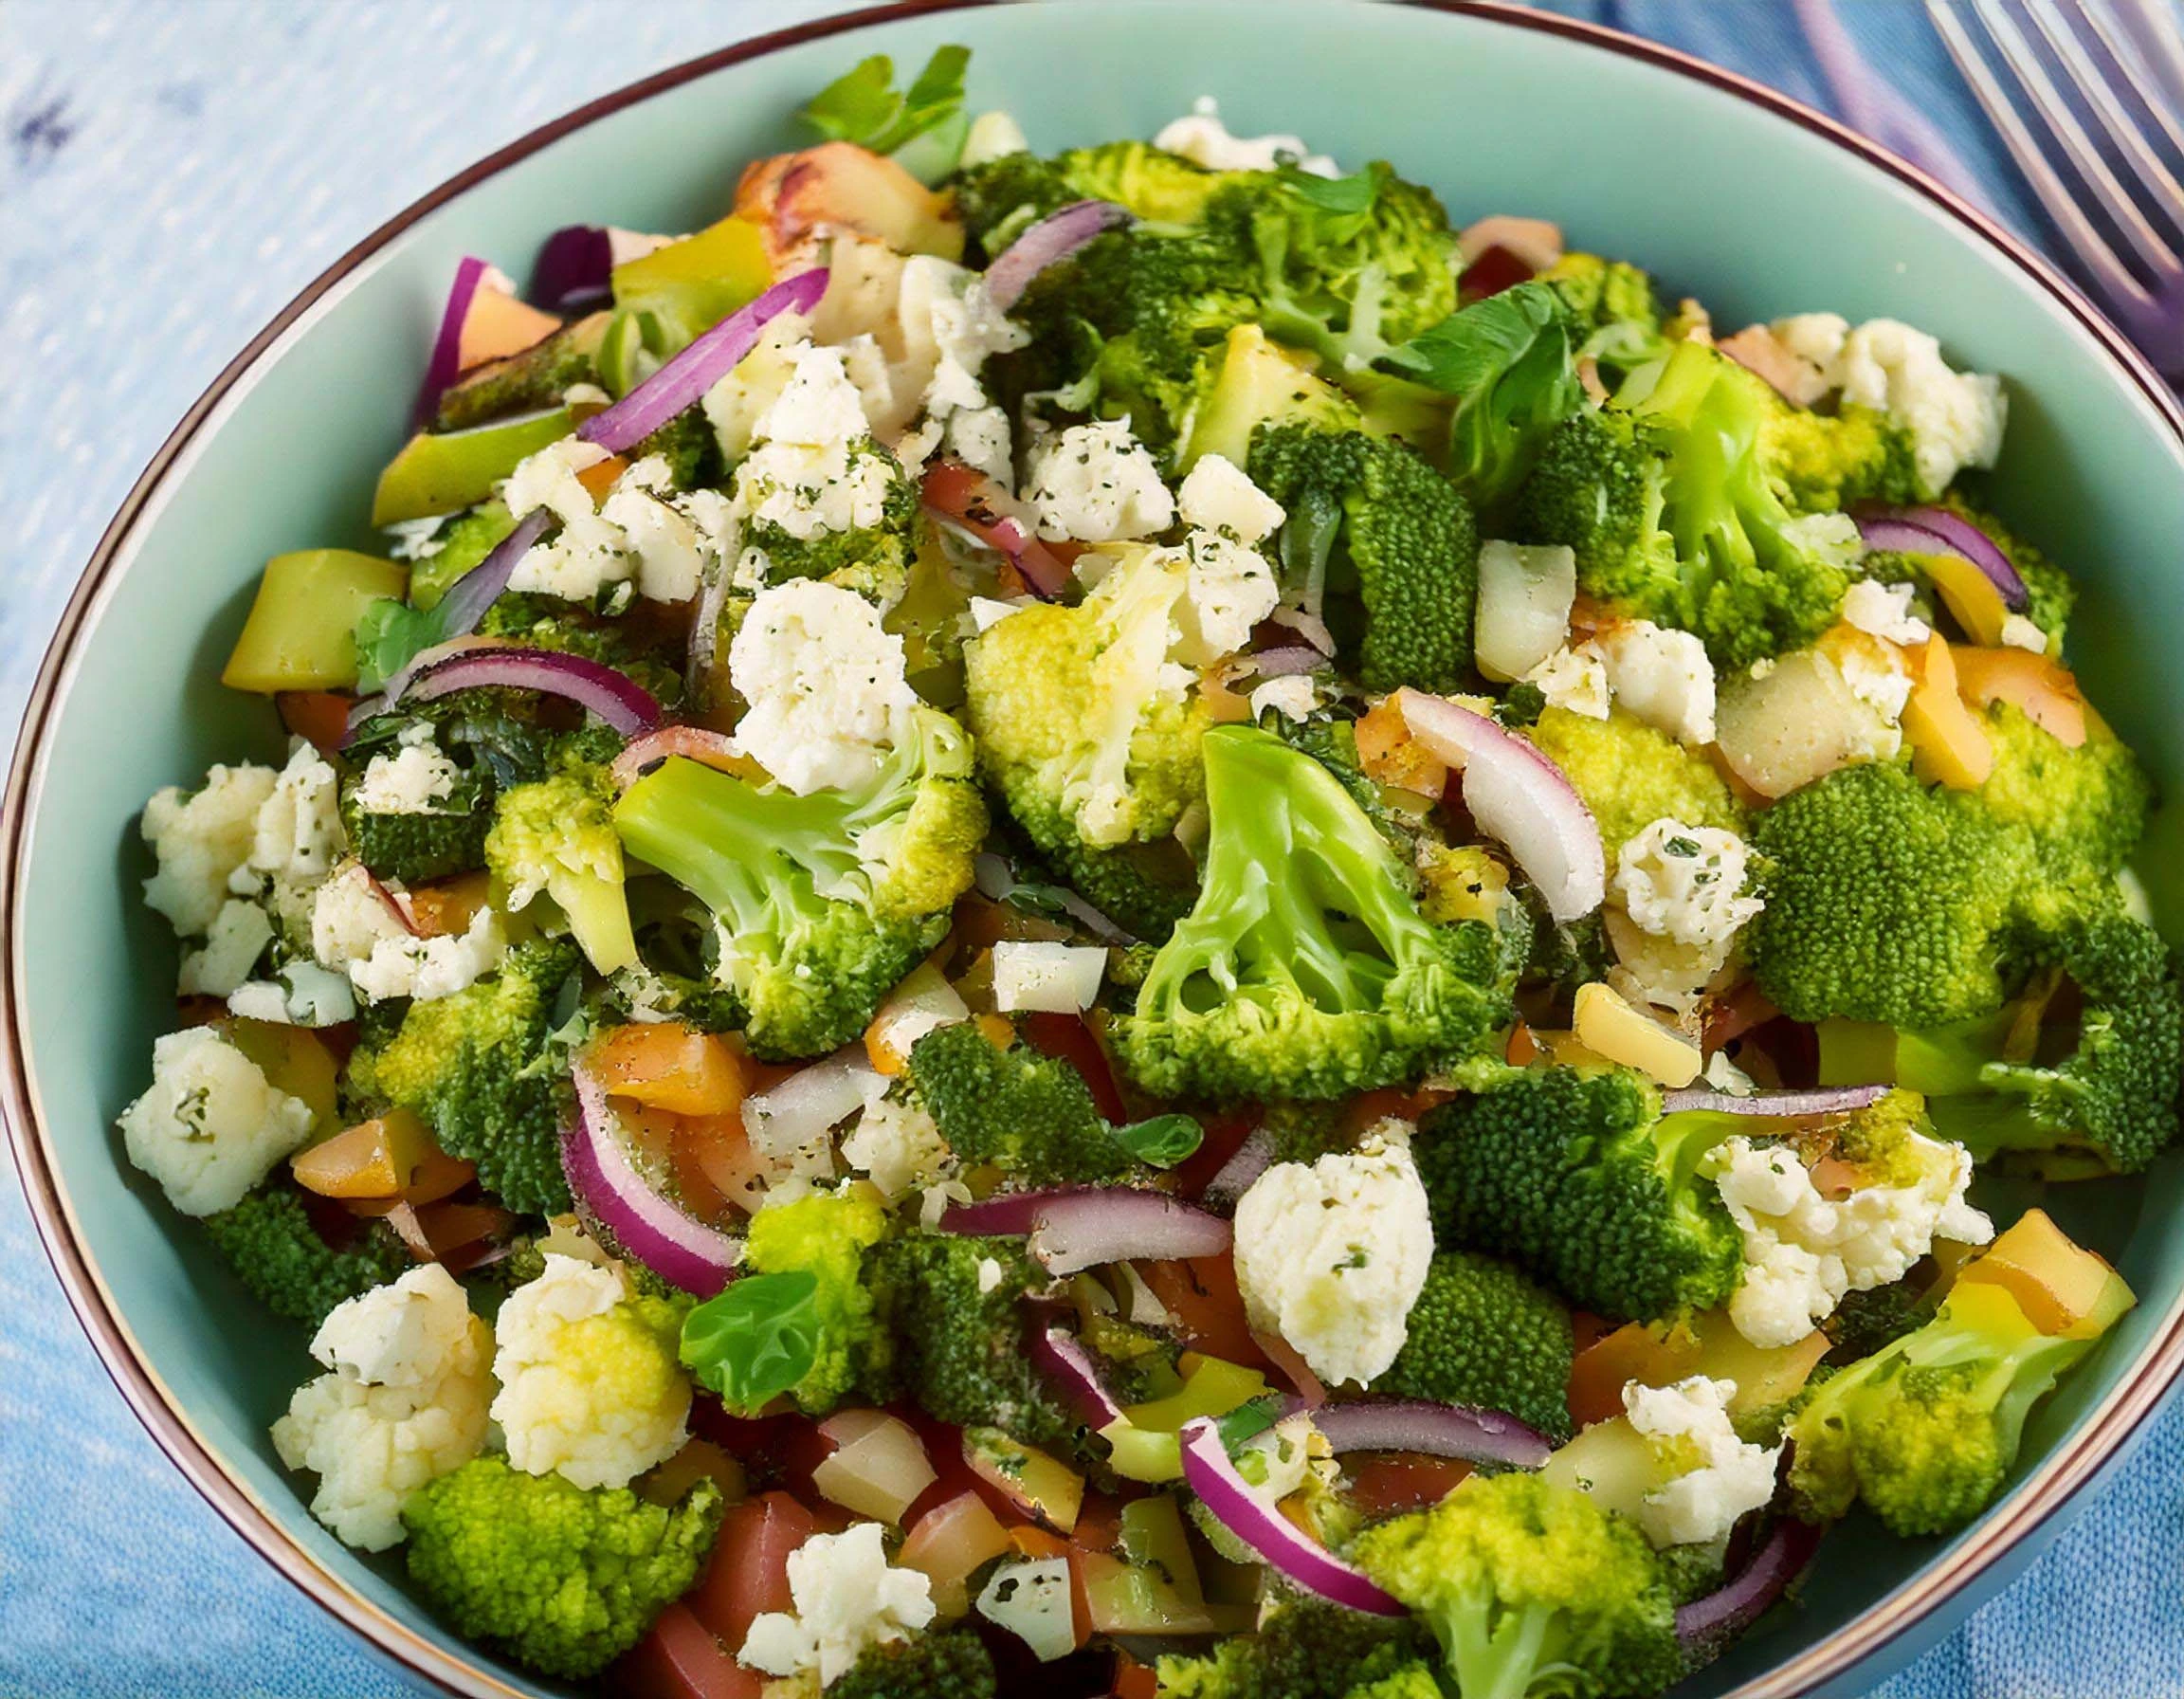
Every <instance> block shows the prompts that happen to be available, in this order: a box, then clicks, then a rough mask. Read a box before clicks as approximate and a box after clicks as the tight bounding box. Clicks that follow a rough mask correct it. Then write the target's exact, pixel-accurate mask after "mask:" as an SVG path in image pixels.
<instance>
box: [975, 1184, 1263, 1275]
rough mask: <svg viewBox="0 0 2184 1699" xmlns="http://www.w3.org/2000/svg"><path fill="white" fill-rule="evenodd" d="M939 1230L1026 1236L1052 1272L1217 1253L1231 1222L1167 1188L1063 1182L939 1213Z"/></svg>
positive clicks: (1225, 1244) (1227, 1236) (1224, 1243)
mask: <svg viewBox="0 0 2184 1699" xmlns="http://www.w3.org/2000/svg"><path fill="white" fill-rule="evenodd" d="M940 1231H941V1232H942V1233H1005V1234H1008V1235H1010V1236H1014V1235H1016V1234H1024V1235H1026V1236H1027V1237H1028V1241H1029V1242H1028V1244H1027V1245H1026V1246H1025V1249H1026V1250H1028V1251H1030V1252H1031V1254H1032V1255H1033V1256H1034V1257H1036V1258H1038V1259H1039V1262H1040V1263H1041V1265H1042V1266H1044V1267H1045V1269H1046V1271H1047V1272H1048V1273H1049V1274H1074V1273H1076V1272H1077V1270H1080V1269H1091V1268H1097V1267H1099V1266H1100V1265H1101V1264H1103V1263H1119V1262H1127V1261H1129V1260H1131V1259H1133V1258H1137V1257H1143V1258H1145V1259H1147V1260H1148V1261H1152V1262H1168V1261H1172V1260H1174V1259H1175V1258H1177V1257H1186V1256H1217V1255H1219V1254H1220V1253H1221V1252H1222V1251H1226V1250H1228V1245H1229V1240H1230V1237H1231V1234H1230V1230H1229V1226H1228V1222H1226V1221H1224V1220H1223V1219H1222V1218H1221V1217H1220V1216H1219V1215H1209V1214H1208V1213H1207V1212H1206V1211H1204V1210H1201V1209H1193V1208H1192V1206H1191V1205H1189V1204H1187V1203H1183V1202H1179V1201H1178V1200H1177V1199H1175V1198H1174V1197H1170V1196H1169V1195H1168V1194H1167V1193H1165V1192H1154V1191H1147V1190H1142V1189H1139V1188H1137V1187H1132V1186H1060V1187H1056V1188H1054V1189H1053V1190H1051V1191H1041V1192H1004V1193H1001V1194H1000V1195H999V1196H997V1197H989V1198H987V1199H985V1200H984V1201H983V1202H981V1203H961V1204H957V1205H956V1206H955V1207H954V1208H953V1209H951V1210H949V1211H948V1213H947V1214H946V1215H942V1216H941V1217H940Z"/></svg>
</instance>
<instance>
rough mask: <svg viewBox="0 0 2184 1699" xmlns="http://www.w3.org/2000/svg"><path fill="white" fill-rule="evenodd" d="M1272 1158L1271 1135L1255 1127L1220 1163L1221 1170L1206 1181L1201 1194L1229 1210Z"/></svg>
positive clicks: (1215, 1204)
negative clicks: (1231, 1154)
mask: <svg viewBox="0 0 2184 1699" xmlns="http://www.w3.org/2000/svg"><path fill="white" fill-rule="evenodd" d="M1273 1160H1274V1135H1273V1134H1272V1133H1269V1132H1268V1131H1267V1130H1266V1129H1265V1127H1263V1126H1262V1127H1254V1128H1252V1129H1251V1131H1250V1132H1249V1133H1248V1134H1247V1135H1246V1136H1245V1140H1244V1142H1243V1143H1241V1144H1239V1145H1238V1146H1237V1147H1236V1151H1235V1154H1234V1155H1233V1156H1231V1157H1230V1158H1229V1159H1228V1160H1227V1161H1226V1162H1224V1163H1222V1164H1221V1168H1220V1172H1218V1173H1217V1174H1215V1175H1214V1176H1213V1178H1211V1179H1210V1180H1208V1181H1207V1182H1206V1190H1205V1191H1204V1192H1203V1193H1201V1194H1200V1197H1202V1198H1203V1200H1204V1201H1205V1202H1207V1203H1210V1204H1211V1205H1213V1206H1214V1208H1216V1209H1227V1210H1232V1209H1234V1208H1235V1207H1236V1205H1237V1203H1238V1202H1239V1201H1240V1200H1241V1199H1242V1198H1243V1196H1244V1194H1245V1193H1247V1192H1248V1191H1249V1190H1250V1189H1251V1183H1252V1182H1253V1181H1254V1180H1256V1179H1257V1178H1259V1177H1260V1176H1261V1175H1262V1174H1264V1173H1265V1172H1266V1168H1267V1164H1268V1163H1270V1162H1272V1161H1273Z"/></svg>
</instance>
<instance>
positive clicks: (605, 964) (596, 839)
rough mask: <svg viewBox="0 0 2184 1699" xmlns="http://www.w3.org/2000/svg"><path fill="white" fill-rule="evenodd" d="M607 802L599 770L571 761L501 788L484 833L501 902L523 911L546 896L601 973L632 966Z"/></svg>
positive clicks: (633, 945) (608, 788)
mask: <svg viewBox="0 0 2184 1699" xmlns="http://www.w3.org/2000/svg"><path fill="white" fill-rule="evenodd" d="M613 800H614V785H613V781H612V779H610V777H609V776H608V773H607V770H606V769H605V768H604V767H597V766H574V765H573V766H572V767H571V768H570V770H568V771H565V772H562V773H556V774H555V775H554V776H552V777H551V778H544V779H540V780H539V781H538V782H537V783H536V784H528V785H518V786H517V787H516V788H515V789H514V790H511V791H506V792H503V793H502V794H501V799H500V801H499V802H498V803H497V804H496V805H495V807H494V810H493V825H492V830H491V831H489V832H488V833H487V834H486V837H485V865H486V866H487V867H488V868H491V869H492V873H493V881H494V886H495V890H496V894H498V895H499V896H500V897H501V901H502V903H503V904H504V905H505V906H506V907H507V908H509V909H511V910H518V909H523V908H527V907H529V906H530V904H531V903H532V902H533V900H534V899H536V898H537V897H539V896H541V895H543V896H545V897H546V898H547V899H548V900H550V901H551V902H552V903H553V904H554V906H555V908H557V909H559V910H560V912H561V917H562V918H563V919H564V920H566V921H567V922H568V923H569V930H570V932H571V933H572V934H573V936H574V937H575V940H576V942H577V945H578V947H579V948H581V949H582V950H583V952H584V955H585V957H586V959H589V960H590V962H591V963H592V966H593V967H594V968H596V969H597V970H598V971H599V972H600V973H602V974H612V973H619V972H620V971H621V970H622V969H624V968H627V967H634V966H636V964H637V939H636V935H635V934H634V933H633V932H632V931H631V929H630V922H629V903H628V898H627V897H626V896H625V895H624V894H623V889H622V840H621V838H620V837H619V836H617V835H616V833H615V831H614V815H613Z"/></svg>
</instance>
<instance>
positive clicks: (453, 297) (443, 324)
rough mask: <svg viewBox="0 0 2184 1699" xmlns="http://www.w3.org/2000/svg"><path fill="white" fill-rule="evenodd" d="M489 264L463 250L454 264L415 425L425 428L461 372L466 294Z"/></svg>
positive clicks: (467, 309) (489, 268) (471, 291)
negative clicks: (461, 255)
mask: <svg viewBox="0 0 2184 1699" xmlns="http://www.w3.org/2000/svg"><path fill="white" fill-rule="evenodd" d="M492 270H493V267H492V266H491V265H487V264H486V263H485V262H484V261H483V260H481V259H479V258H478V257H477V255H475V254H464V256H463V258H462V259H461V260H460V261H458V262H457V263H456V265H455V282H454V284H453V286H452V287H451V288H449V289H448V291H447V304H446V306H444V307H442V308H441V309H440V330H439V334H438V335H437V336H435V337H434V338H432V357H431V358H430V359H429V360H428V361H427V362H426V363H425V383H424V386H423V387H422V388H421V389H419V390H418V392H417V425H418V429H428V428H429V427H430V426H431V423H432V418H433V415H434V414H435V413H437V412H438V411H439V409H440V397H441V396H442V395H443V394H444V393H446V390H447V387H448V385H450V384H452V383H453V382H454V381H455V380H456V378H458V377H459V376H461V375H462V372H463V320H465V319H467V318H468V317H469V316H470V298H471V297H472V296H474V295H476V294H477V293H478V286H479V285H480V284H481V283H483V282H484V281H485V279H486V278H487V276H488V275H490V274H491V272H492Z"/></svg>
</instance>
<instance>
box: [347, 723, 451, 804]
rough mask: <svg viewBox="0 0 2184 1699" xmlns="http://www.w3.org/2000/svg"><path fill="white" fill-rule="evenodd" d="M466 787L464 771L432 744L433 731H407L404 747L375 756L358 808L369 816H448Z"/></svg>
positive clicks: (361, 784)
mask: <svg viewBox="0 0 2184 1699" xmlns="http://www.w3.org/2000/svg"><path fill="white" fill-rule="evenodd" d="M462 783H463V769H462V768H460V767H458V766H457V765H456V764H455V762H454V760H453V759H452V758H450V757H449V756H448V755H447V754H446V751H444V750H443V749H441V747H440V746H439V745H438V744H437V743H435V742H433V741H432V728H431V727H430V726H428V725H422V724H420V725H414V726H411V727H410V728H409V729H408V730H406V731H404V732H403V734H402V737H401V742H400V747H398V748H396V749H394V750H393V751H391V753H389V754H385V755H375V756H373V758H372V759H371V761H370V762H369V763H368V764H367V765H366V766H365V768H364V776H363V777H362V778H360V779H358V780H357V781H356V806H357V807H358V808H360V809H362V810H363V811H364V812H365V813H368V814H445V813H453V812H455V811H454V810H451V809H448V808H446V807H445V806H444V805H445V804H446V802H447V800H448V799H449V798H450V797H452V796H453V795H455V793H456V790H457V789H458V788H459V787H460V786H461V785H462Z"/></svg>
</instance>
